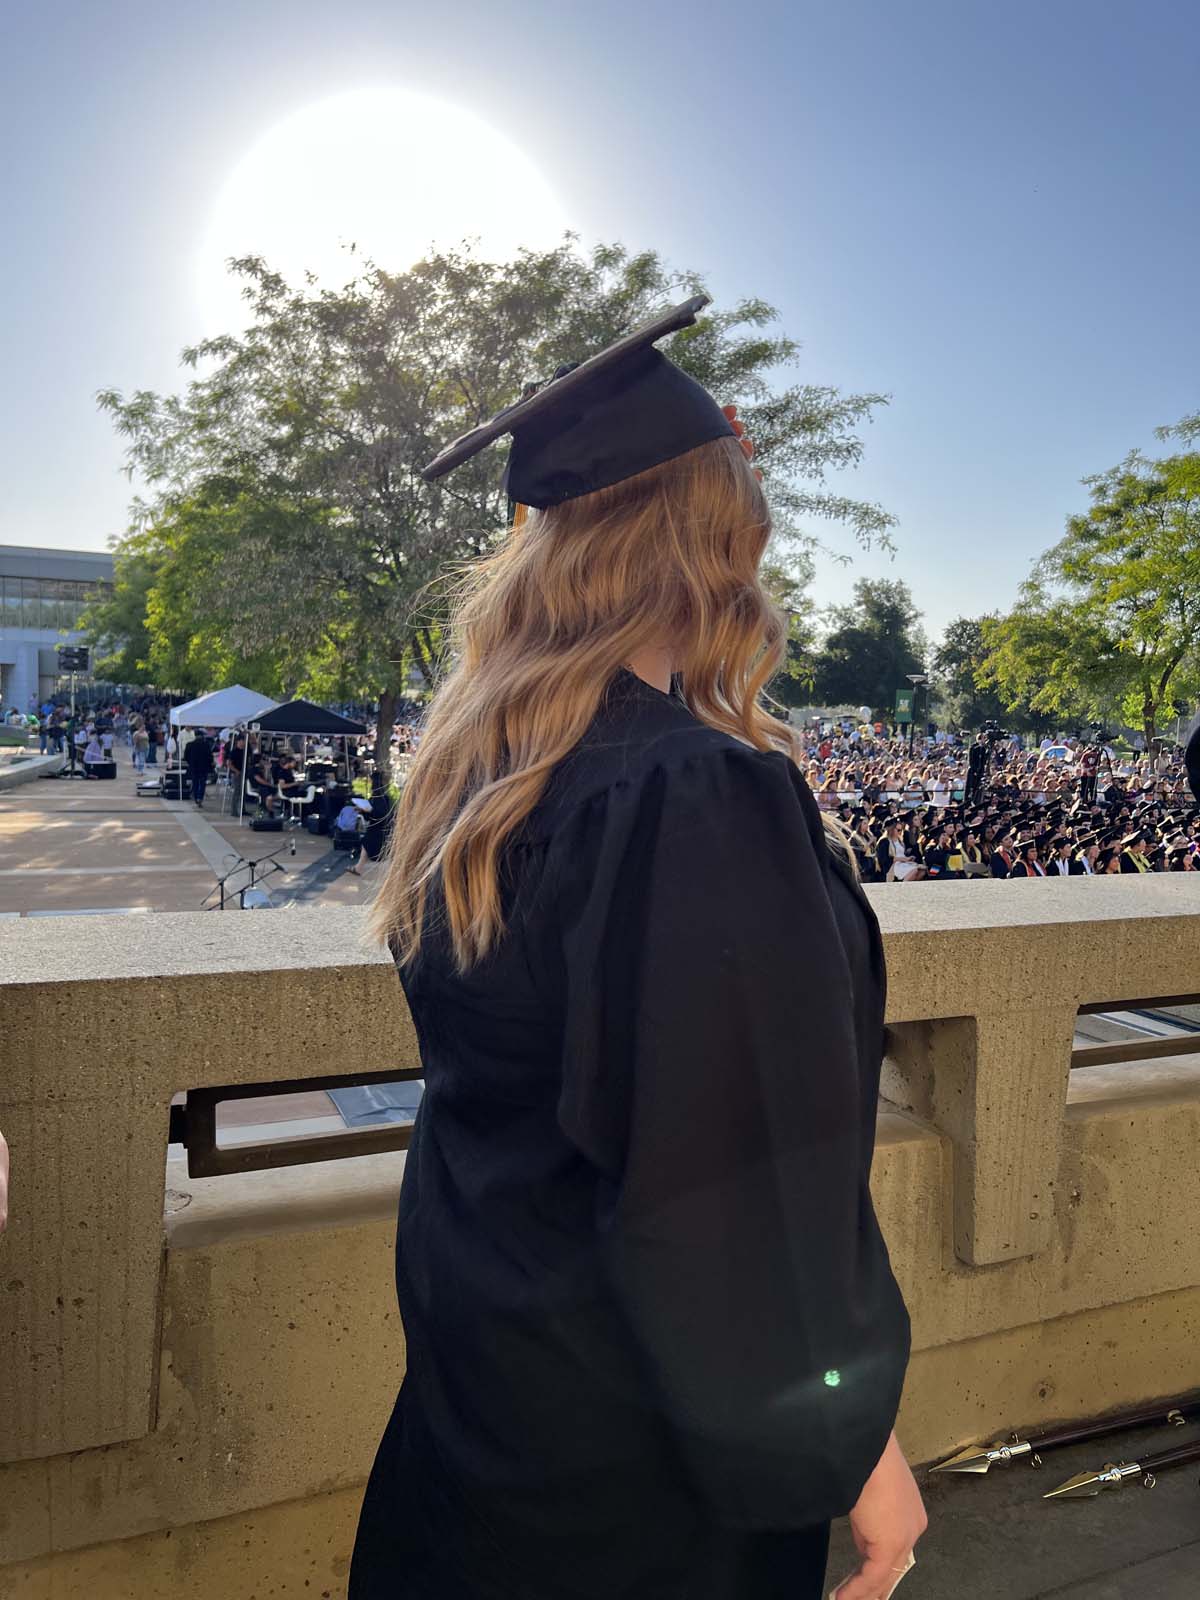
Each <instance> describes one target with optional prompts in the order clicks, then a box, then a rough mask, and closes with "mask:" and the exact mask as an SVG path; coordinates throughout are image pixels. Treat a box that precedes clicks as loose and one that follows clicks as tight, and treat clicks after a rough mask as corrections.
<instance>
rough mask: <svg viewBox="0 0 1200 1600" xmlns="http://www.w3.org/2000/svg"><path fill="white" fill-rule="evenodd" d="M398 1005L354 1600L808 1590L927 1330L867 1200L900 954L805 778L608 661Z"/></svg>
mask: <svg viewBox="0 0 1200 1600" xmlns="http://www.w3.org/2000/svg"><path fill="white" fill-rule="evenodd" d="M505 903H506V906H507V929H508V931H507V933H506V936H505V938H504V939H503V941H502V942H501V945H500V947H499V949H498V950H497V951H496V952H495V953H494V955H493V956H492V957H490V958H489V959H488V960H487V961H486V962H484V963H481V964H480V965H479V966H477V967H476V968H475V969H473V970H472V971H471V972H469V973H468V974H467V975H466V976H465V977H460V976H458V975H456V974H455V972H454V970H453V966H452V963H451V961H450V957H449V952H448V949H447V946H446V942H445V940H444V937H443V936H442V935H441V934H440V933H439V931H438V928H437V918H436V907H435V911H434V913H433V914H431V916H430V918H429V919H428V922H427V930H428V931H427V933H426V936H425V939H424V942H423V946H422V950H421V953H420V954H419V956H418V957H417V959H416V960H415V961H414V962H413V963H411V964H410V965H408V966H405V967H403V968H402V970H401V978H402V981H403V983H404V988H405V992H406V994H407V996H408V1000H409V1004H410V1007H411V1009H412V1014H413V1018H414V1022H415V1025H416V1028H417V1031H418V1036H419V1040H420V1046H421V1056H422V1062H423V1065H424V1071H425V1083H426V1089H425V1095H424V1099H423V1101H422V1105H421V1109H420V1113H419V1115H418V1118H417V1123H416V1127H415V1130H414V1135H413V1142H412V1147H411V1149H410V1151H409V1155H408V1160H407V1165H406V1169H405V1175H404V1181H403V1186H402V1190H401V1196H400V1214H399V1228H398V1235H397V1251H396V1269H397V1270H396V1276H397V1289H398V1295H399V1302H400V1310H401V1315H402V1318H403V1323H404V1329H405V1334H406V1339H407V1373H406V1377H405V1380H404V1384H403V1387H402V1389H401V1392H400V1396H399V1398H398V1400H397V1403H396V1408H395V1410H394V1412H393V1415H392V1418H391V1420H390V1422H389V1424H388V1427H387V1431H386V1433H385V1435H384V1438H383V1441H382V1443H381V1445H380V1448H379V1452H378V1455H377V1458H376V1461H375V1466H374V1468H373V1471H372V1474H371V1478H370V1481H369V1484H368V1487H367V1492H366V1496H365V1499H364V1503H363V1508H362V1513H361V1518H360V1523H359V1531H358V1539H357V1543H356V1547H355V1553H354V1560H353V1566H352V1573H351V1581H350V1589H349V1595H350V1600H384V1597H387V1600H416V1597H420V1600H458V1597H463V1600H466V1597H471V1600H477V1597H479V1600H482V1597H487V1600H510V1597H517V1596H520V1597H522V1600H777V1597H778V1600H783V1597H784V1596H787V1600H808V1597H810V1596H811V1597H814V1600H815V1597H816V1596H818V1595H819V1594H820V1593H821V1589H820V1584H821V1579H822V1575H823V1571H824V1565H825V1548H826V1540H827V1534H828V1527H827V1524H828V1521H829V1519H830V1518H831V1517H834V1516H836V1515H839V1514H841V1513H843V1512H845V1511H847V1510H848V1509H849V1508H850V1507H851V1506H852V1505H853V1503H854V1501H855V1500H856V1499H857V1497H858V1494H859V1491H860V1489H861V1487H862V1485H863V1483H864V1481H865V1480H866V1478H867V1477H868V1475H869V1474H870V1472H871V1469H872V1468H873V1467H874V1465H875V1463H876V1461H877V1460H878V1458H879V1456H880V1454H881V1452H882V1450H883V1447H884V1445H885V1443H886V1441H887V1436H888V1433H889V1430H890V1429H891V1427H892V1423H893V1420H894V1418H895V1414H896V1409H897V1406H898V1404H899V1399H900V1391H901V1386H902V1382H903V1377H904V1370H905V1366H906V1362H907V1357H908V1340H909V1330H908V1317H907V1313H906V1311H905V1308H904V1304H903V1301H902V1299H901V1296H900V1292H899V1289H898V1288H897V1285H896V1282H895V1279H894V1278H893V1276H892V1272H891V1269H890V1266H889V1263H888V1256H887V1251H886V1248H885V1246H884V1243H883V1240H882V1238H881V1236H880V1232H879V1228H878V1225H877V1223H876V1220H875V1215H874V1211H873V1209H872V1204H871V1198H870V1193H869V1189H868V1175H869V1169H870V1164H871V1156H872V1151H873V1144H874V1133H875V1115H876V1102H877V1094H878V1083H879V1068H880V1060H881V1054H882V1039H883V1002H884V972H883V960H882V948H881V943H880V939H879V933H878V928H877V925H876V923H875V919H874V917H873V915H872V913H871V911H870V908H869V906H868V905H867V902H866V900H865V897H864V896H863V895H862V893H861V891H860V890H858V889H857V887H856V886H855V885H854V884H853V881H852V879H850V877H849V876H848V875H846V874H844V873H843V871H842V869H841V868H840V866H839V865H837V864H836V862H835V860H834V857H833V855H832V854H831V852H829V850H828V849H827V848H826V845H825V842H824V835H823V831H822V827H821V821H820V816H819V813H818V811H817V807H816V804H815V802H814V800H813V798H812V795H811V793H810V792H809V790H808V788H807V787H806V785H805V783H804V781H803V779H802V778H801V776H800V774H799V772H798V771H797V769H796V768H795V766H794V765H793V764H792V763H791V762H789V761H788V760H787V758H786V757H785V756H783V755H782V754H777V753H772V754H762V753H759V752H756V751H753V750H750V749H748V748H747V747H746V746H744V745H742V744H741V743H739V742H738V741H736V740H734V739H731V738H729V737H727V736H726V735H724V734H721V733H718V732H715V731H713V730H711V729H709V728H707V727H705V726H704V725H703V724H701V723H699V722H698V721H697V720H696V719H695V718H693V717H692V716H691V714H690V713H689V712H688V710H687V708H686V706H684V705H683V703H682V702H681V701H679V700H677V699H675V698H674V697H672V696H668V695H665V694H662V693H660V692H659V691H658V690H656V689H654V688H652V687H651V686H649V685H647V684H644V683H643V682H642V681H641V680H640V679H638V678H636V677H635V676H634V675H633V674H632V673H628V672H625V671H622V672H620V673H618V674H617V675H616V677H615V678H614V680H613V683H612V684H611V686H610V689H609V692H608V695H607V697H606V701H605V703H604V704H603V705H602V707H601V710H600V713H599V715H598V716H597V718H596V720H595V722H594V723H593V725H592V727H591V729H590V730H589V732H588V734H587V735H586V736H585V738H584V740H583V741H582V743H581V744H580V745H579V746H577V747H576V749H575V751H574V752H573V753H572V755H571V756H569V757H568V758H567V759H566V760H565V761H564V762H562V763H561V764H560V765H559V767H558V768H557V769H556V771H555V773H554V774H553V775H552V778H551V780H550V783H549V785H548V788H547V791H546V794H545V796H544V798H543V801H542V802H541V804H539V806H538V807H537V809H536V810H535V812H534V813H533V814H532V816H531V817H530V818H529V819H528V823H527V825H526V826H525V828H524V829H523V830H522V832H521V834H520V836H519V838H518V840H517V841H516V842H515V843H514V845H513V847H512V848H511V849H510V851H509V852H508V868H507V872H506V880H505Z"/></svg>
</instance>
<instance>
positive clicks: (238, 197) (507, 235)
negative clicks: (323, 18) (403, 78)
mask: <svg viewBox="0 0 1200 1600" xmlns="http://www.w3.org/2000/svg"><path fill="white" fill-rule="evenodd" d="M568 225H569V224H568V220H567V218H566V216H565V214H564V212H563V210H562V208H561V206H560V205H559V203H558V200H557V199H556V198H555V196H554V194H553V193H552V192H551V190H550V188H549V186H548V185H547V183H546V181H545V179H544V178H543V177H542V175H541V174H540V173H539V172H538V170H537V168H536V167H535V166H534V165H533V163H532V162H531V161H530V160H529V158H528V157H527V156H526V155H524V154H523V153H522V152H521V151H520V150H518V149H517V148H516V146H515V145H513V144H512V143H510V142H509V140H507V139H505V138H504V137H503V135H501V134H498V133H497V132H496V131H495V130H494V129H492V128H490V127H488V125H487V124H486V123H484V122H482V121H481V120H480V119H479V118H478V117H476V116H474V115H473V114H472V113H471V112H469V111H464V110H462V109H461V108H460V107H458V106H453V105H448V104H446V103H445V102H444V101H440V100H434V99H431V98H429V97H428V96H426V95H421V94H412V93H409V92H407V91H404V90H393V89H364V90H358V91H355V92H353V93H349V94H342V95H337V96H335V97H334V98H332V99H329V100H322V101H319V102H318V103H317V104H315V105H311V106H308V107H306V108H305V109H303V110H301V111H297V112H296V113H294V114H293V115H292V116H290V117H286V118H285V119H284V120H283V121H282V122H279V123H277V124H276V125H275V126H274V127H273V128H271V129H270V130H269V131H268V132H267V133H266V134H264V135H263V137H262V138H261V139H260V140H259V141H258V143H257V144H255V145H254V146H253V148H252V149H251V150H250V151H249V152H248V154H247V155H246V156H245V157H244V159H243V160H242V161H241V162H240V164H239V165H238V166H237V167H236V168H235V169H234V171H233V173H232V174H231V175H230V177H229V179H228V181H227V182H226V184H225V186H224V187H223V188H222V190H221V192H220V194H219V195H218V197H217V200H216V203H215V205H214V207H213V211H212V215H211V217H210V219H209V224H208V228H207V231H206V233H205V236H204V242H203V245H202V247H201V252H200V259H199V262H198V270H197V292H198V298H199V309H200V316H201V320H202V325H203V331H204V332H205V333H206V334H211V333H218V332H226V331H230V330H233V329H236V328H239V327H241V326H242V325H243V324H244V323H245V321H246V316H245V308H244V306H243V304H242V302H241V301H240V299H239V297H238V289H237V285H236V283H235V282H234V281H233V280H232V279H231V278H230V277H229V275H228V272H227V270H226V266H225V263H226V261H227V260H228V258H229V257H231V256H242V255H260V256H263V257H264V258H265V259H266V260H267V261H268V262H269V263H270V265H271V266H272V267H274V268H276V269H277V270H279V271H281V272H282V273H283V274H284V275H285V276H286V277H288V278H289V279H291V280H292V281H297V280H299V279H300V277H301V275H302V274H303V273H304V272H306V271H311V272H313V273H315V274H316V276H317V278H318V279H319V281H320V282H321V283H322V284H323V285H325V286H327V287H335V288H336V287H340V286H341V285H342V284H344V283H346V282H347V281H348V280H349V279H350V278H352V277H354V276H355V274H356V271H357V270H358V264H361V263H360V260H359V258H360V256H363V255H365V256H368V257H370V258H371V259H372V260H373V261H375V262H377V263H378V265H380V266H382V267H387V268H388V269H390V270H392V271H400V270H402V269H403V268H405V267H407V266H410V265H411V264H412V263H413V262H414V261H416V260H418V259H419V258H420V257H421V255H422V254H423V253H424V252H425V251H426V250H427V249H428V247H429V246H430V245H440V246H447V245H454V244H459V243H461V242H463V241H464V240H467V239H472V240H478V247H479V251H480V253H481V254H483V255H484V256H486V257H489V258H492V259H497V260H499V259H502V258H504V257H505V256H508V255H511V254H512V253H513V252H514V251H516V250H517V249H518V248H519V247H520V246H521V245H532V246H535V247H537V246H544V245H552V244H555V243H556V242H557V241H558V239H559V238H560V237H561V235H562V233H563V231H564V230H565V229H566V228H567V227H568ZM350 245H354V246H355V247H356V249H357V252H358V253H359V255H358V256H352V255H350V254H349V253H348V247H349V246H350ZM356 263H358V264H356Z"/></svg>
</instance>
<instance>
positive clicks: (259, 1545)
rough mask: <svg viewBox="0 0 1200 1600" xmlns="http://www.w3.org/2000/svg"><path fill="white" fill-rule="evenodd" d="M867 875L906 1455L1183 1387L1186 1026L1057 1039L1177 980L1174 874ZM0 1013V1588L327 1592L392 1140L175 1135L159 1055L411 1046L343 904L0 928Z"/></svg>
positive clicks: (1195, 1321)
mask: <svg viewBox="0 0 1200 1600" xmlns="http://www.w3.org/2000/svg"><path fill="white" fill-rule="evenodd" d="M869 892H870V893H871V895H872V898H873V900H874V903H875V905H876V907H877V909H878V911H879V914H880V919H881V922H882V924H883V927H884V933H885V940H886V944H887V951H888V964H889V971H890V996H889V1004H888V1017H889V1027H890V1029H891V1033H892V1049H891V1054H890V1058H889V1062H888V1064H887V1067H886V1070H885V1077H884V1094H885V1097H886V1098H885V1101H884V1103H883V1105H882V1106H881V1110H880V1118H879V1146H878V1154H877V1159H876V1167H875V1180H874V1187H875V1192H876V1199H877V1204H878V1208H879V1213H880V1217H881V1221H882V1223H883V1226H884V1230H885V1232H886V1234H887V1237H888V1239H889V1243H890V1246H891V1250H892V1255H893V1260H894V1263H895V1266H896V1270H897V1273H898V1276H899V1277H900V1279H901V1281H902V1283H903V1285H904V1289H905V1292H906V1295H907V1297H908V1300H909V1304H910V1307H911V1310H912V1314H913V1326H914V1356H913V1362H912V1368H911V1371H910V1378H909V1383H908V1387H907V1391H906V1396H905V1402H904V1408H903V1411H902V1414H901V1423H900V1426H901V1434H902V1437H903V1439H904V1442H905V1445H906V1447H907V1448H908V1450H909V1452H910V1454H911V1455H913V1456H914V1457H915V1458H916V1459H929V1458H931V1457H933V1456H935V1455H938V1454H941V1453H943V1452H945V1451H948V1450H950V1449H951V1448H953V1447H954V1446H955V1445H957V1444H959V1443H961V1442H965V1441H966V1440H967V1439H970V1438H972V1437H977V1436H979V1435H981V1434H986V1433H990V1432H993V1431H1003V1430H1005V1429H1007V1428H1009V1427H1012V1426H1014V1425H1015V1424H1017V1423H1022V1424H1034V1423H1037V1422H1039V1421H1045V1420H1049V1419H1051V1418H1055V1417H1064V1416H1072V1415H1085V1414H1086V1415H1090V1414H1093V1413H1095V1412H1096V1411H1098V1410H1101V1409H1103V1408H1105V1407H1107V1406H1111V1405H1119V1404H1123V1403H1126V1402H1130V1401H1134V1400H1139V1399H1145V1398H1148V1397H1152V1396H1155V1395H1159V1394H1167V1393H1170V1392H1175V1391H1179V1390H1181V1389H1184V1388H1187V1387H1189V1386H1192V1385H1200V1288H1198V1287H1197V1285H1200V1188H1198V1186H1197V1185H1196V1184H1195V1182H1194V1176H1193V1173H1194V1151H1195V1149H1196V1147H1197V1137H1198V1135H1200V1057H1196V1056H1192V1057H1176V1058H1170V1059H1167V1060H1161V1061H1155V1062H1153V1063H1140V1064H1139V1063H1131V1064H1125V1065H1121V1066H1103V1067H1088V1068H1085V1069H1082V1070H1078V1071H1075V1072H1071V1070H1070V1049H1071V1036H1072V1030H1073V1025H1074V1019H1075V1016H1076V1013H1077V1010H1078V1007H1079V1006H1080V1005H1086V1004H1092V1003H1099V1002H1112V1003H1113V1004H1114V1005H1117V1004H1119V1003H1120V1002H1121V1001H1123V1000H1133V999H1138V998H1147V997H1150V996H1156V995H1160V996H1161V995H1180V996H1182V995H1200V939H1198V938H1197V928H1198V924H1197V921H1196V917H1197V913H1198V912H1200V881H1198V880H1197V879H1195V878H1194V877H1192V876H1190V875H1189V876H1183V875H1179V876H1164V877H1153V878H1138V879H1130V878H1125V879H1117V878H1114V879H1104V880H1097V881H1095V882H1086V883H1080V882H1079V881H1078V880H1074V881H1068V882H1055V881H1046V882H1035V883H1011V884H1007V883H999V884H969V883H968V884H939V885H926V886H921V887H911V888H909V887H899V888H898V887H891V886H889V887H886V888H882V889H873V890H871V891H869ZM0 1022H2V1026H0V1128H3V1129H4V1131H5V1133H6V1134H7V1136H8V1138H9V1142H10V1144H11V1146H12V1150H13V1168H14V1170H13V1185H12V1196H11V1207H12V1219H13V1220H12V1224H11V1227H10V1231H9V1233H8V1235H7V1236H6V1237H5V1238H4V1240H3V1241H2V1242H0V1595H3V1596H8V1595H9V1594H12V1595H14V1596H20V1597H21V1600H74V1597H75V1596H76V1595H79V1596H82V1595H84V1594H87V1595H88V1596H89V1597H96V1600H109V1597H111V1600H117V1597H120V1600H126V1597H127V1596H128V1595H131V1594H137V1595H138V1597H139V1600H158V1597H159V1596H162V1597H163V1600H166V1597H167V1596H168V1595H169V1596H171V1597H172V1600H187V1597H190V1596H192V1595H195V1596H196V1597H197V1600H198V1597H200V1596H201V1595H205V1596H211V1595H213V1594H223V1595H230V1596H231V1597H237V1596H240V1595H242V1594H245V1595H249V1594H252V1593H254V1591H255V1585H256V1583H257V1582H259V1581H262V1582H264V1583H265V1582H266V1581H267V1579H268V1578H269V1579H270V1580H271V1581H272V1582H273V1583H274V1584H275V1585H276V1586H277V1591H278V1592H279V1593H290V1592H293V1589H294V1590H295V1592H304V1593H312V1594H313V1595H314V1596H320V1595H322V1594H323V1593H324V1592H326V1591H327V1592H328V1594H329V1595H330V1596H337V1595H339V1594H340V1593H341V1591H342V1589H343V1588H344V1580H345V1571H346V1563H347V1560H348V1552H349V1548H350V1542H351V1539H352V1533H353V1520H354V1515H355V1512H356V1509H357V1503H358V1498H359V1495H360V1493H361V1484H362V1480H363V1478H364V1476H365V1473H366V1470H367V1468H368V1466H369V1463H370V1459H371V1455H372V1452H373V1450H374V1447H375V1444H376V1441H377V1438H378V1435H379V1433H380V1431H381V1429H382V1426H383V1423H384V1421H385V1419H386V1415H387V1411H388V1409H389V1407H390V1405H391V1403H392V1400H393V1398H394V1394H395V1390H396V1388H397V1386H398V1383H399V1381H400V1377H401V1375H402V1371H403V1334H402V1330H401V1329H400V1327H399V1325H398V1319H397V1314H396V1310H395V1304H394V1299H393V1289H392V1261H391V1255H392V1248H393V1244H394V1214H395V1203H396V1194H397V1190H398V1186H399V1181H400V1174H401V1172H402V1169H403V1159H404V1158H403V1156H402V1155H400V1154H399V1153H395V1154H386V1155H374V1156H364V1157H359V1158H355V1159H347V1160H339V1161H334V1162H328V1163H323V1164H320V1165H316V1166H307V1167H302V1168H291V1169H288V1168H285V1169H280V1170H276V1171H270V1172H258V1173H246V1174H239V1175H236V1176H227V1177H220V1178H211V1179H203V1180H190V1179H189V1178H188V1177H187V1174H186V1169H185V1168H184V1166H183V1165H182V1163H177V1162H170V1163H167V1162H166V1161H165V1156H166V1143H167V1124H168V1107H169V1103H170V1099H171V1096H172V1094H173V1093H175V1092H176V1091H177V1090H179V1089H184V1088H194V1087H202V1086H205V1085H219V1084H225V1083H245V1082H259V1081H269V1080H272V1079H280V1078H293V1077H302V1076H304V1075H305V1073H306V1072H307V1073H308V1074H310V1075H313V1076H316V1075H319V1074H320V1073H322V1072H326V1071H328V1070H330V1060H331V1058H333V1059H336V1062H337V1065H338V1067H339V1068H340V1067H341V1066H342V1065H343V1063H345V1062H346V1060H347V1053H348V1052H349V1054H350V1062H349V1064H350V1065H351V1066H352V1067H353V1068H356V1069H361V1070H362V1071H363V1072H368V1071H376V1070H381V1069H384V1068H387V1069H391V1068H393V1067H396V1068H399V1067H406V1066H411V1065H414V1064H415V1063H416V1059H417V1056H416V1044H415V1038H414V1035H413V1030H412V1027H411V1023H410V1021H409V1018H408V1015H407V1012H406V1009H405V1006H404V1003H403V997H402V995H401V992H400V989H399V985H398V983H397V982H396V979H395V975H394V973H393V972H392V971H391V968H390V967H389V965H388V964H387V963H386V961H384V960H383V959H382V958H381V957H380V956H378V955H377V954H376V953H374V952H372V951H370V950H368V949H367V948H365V947H364V945H363V943H362V936H361V914H360V913H358V912H355V911H334V910H317V911H311V912H308V911H296V912H288V913H286V914H281V915H278V916H259V915H256V916H253V917H243V916H240V915H226V916H202V915H198V914H181V915H161V916H156V917H148V918H128V919H126V918H121V919H113V920H111V921H109V920H106V919H102V918H87V919H80V920H79V921H78V922H73V921H71V920H70V919H63V920H56V921H54V922H41V921H29V922H17V923H10V924H7V925H0ZM164 1196H165V1200H164ZM285 1585H290V1586H291V1587H286V1586H285ZM264 1592H265V1591H264Z"/></svg>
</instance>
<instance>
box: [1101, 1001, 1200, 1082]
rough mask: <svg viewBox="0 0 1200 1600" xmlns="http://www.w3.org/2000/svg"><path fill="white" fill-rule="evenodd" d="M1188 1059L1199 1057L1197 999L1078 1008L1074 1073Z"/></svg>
mask: <svg viewBox="0 0 1200 1600" xmlns="http://www.w3.org/2000/svg"><path fill="white" fill-rule="evenodd" d="M1188 1055H1200V1003H1198V1001H1197V997H1196V996H1195V995H1170V996H1167V997H1166V998H1163V999H1150V1000H1132V1001H1131V1000H1126V1001H1123V1002H1121V1004H1120V1005H1116V1004H1114V1003H1112V1002H1097V1003H1095V1004H1092V1005H1086V1006H1080V1008H1079V1020H1078V1022H1077V1024H1076V1028H1075V1046H1074V1049H1073V1050H1072V1051H1071V1066H1072V1068H1073V1069H1074V1068H1078V1067H1107V1066H1112V1065H1113V1064H1114V1063H1117V1062H1123V1061H1131V1062H1134V1061H1162V1060H1166V1059H1168V1058H1171V1057H1175V1056H1188Z"/></svg>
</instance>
